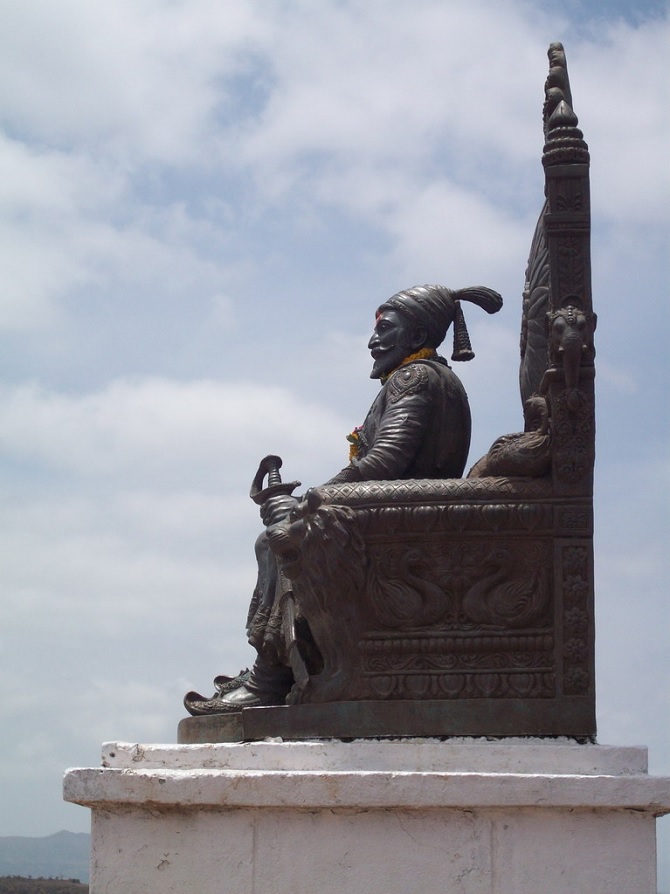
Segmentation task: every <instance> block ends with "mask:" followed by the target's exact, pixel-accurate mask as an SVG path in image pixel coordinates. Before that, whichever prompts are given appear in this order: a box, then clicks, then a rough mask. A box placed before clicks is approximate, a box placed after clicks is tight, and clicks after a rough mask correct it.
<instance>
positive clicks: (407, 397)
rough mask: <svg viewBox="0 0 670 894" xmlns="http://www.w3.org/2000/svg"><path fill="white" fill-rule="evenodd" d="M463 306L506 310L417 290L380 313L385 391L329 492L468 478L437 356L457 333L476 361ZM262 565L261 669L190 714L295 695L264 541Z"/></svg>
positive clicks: (458, 397)
mask: <svg viewBox="0 0 670 894" xmlns="http://www.w3.org/2000/svg"><path fill="white" fill-rule="evenodd" d="M461 301H470V302H473V303H474V304H477V305H478V306H479V307H481V308H483V309H484V310H485V311H487V312H488V313H496V312H497V311H498V310H500V308H501V307H502V298H501V297H500V295H499V294H498V293H497V292H494V291H492V290H491V289H487V288H483V287H473V288H466V289H460V290H458V291H456V290H452V289H447V288H445V287H444V286H416V287H415V288H412V289H407V290H406V291H403V292H398V293H397V294H396V295H394V296H393V297H392V298H389V299H388V301H385V302H384V303H383V304H382V305H381V306H380V307H379V308H378V309H377V313H376V316H375V327H374V332H373V334H372V337H371V339H370V341H369V343H368V348H369V349H370V353H371V355H372V358H373V361H374V362H373V367H372V372H371V373H370V377H371V378H373V379H379V381H380V382H381V390H380V391H379V394H378V395H377V397H376V398H375V400H374V402H373V404H372V406H371V407H370V410H369V412H368V414H367V416H366V418H365V421H364V422H363V425H362V426H360V427H359V428H357V429H355V430H354V431H353V432H352V433H351V435H349V441H350V444H351V447H350V462H349V465H348V466H346V467H345V468H344V469H342V470H341V471H340V472H338V474H337V475H335V476H334V477H333V478H331V479H330V481H329V482H327V483H328V484H336V483H344V482H358V481H382V480H384V481H389V480H397V479H408V478H460V477H461V476H462V474H463V470H464V468H465V463H466V461H467V456H468V450H469V447H470V433H471V420H470V408H469V405H468V398H467V395H466V393H465V389H464V388H463V385H462V383H461V381H460V379H459V378H458V376H457V375H456V374H455V373H454V372H453V370H452V369H451V368H450V366H449V364H448V363H447V361H446V360H445V359H444V358H443V357H440V356H439V355H438V353H437V348H438V347H439V345H440V344H441V343H442V342H443V340H444V338H445V336H446V334H447V331H448V330H449V327H450V326H451V325H452V323H453V326H454V352H453V354H452V360H470V359H472V357H473V356H474V354H473V352H472V349H471V347H470V340H469V337H468V332H467V329H466V326H465V320H464V318H463V312H462V309H461ZM297 502H298V501H297V500H296V498H295V497H292V496H290V495H281V496H274V497H270V498H269V499H268V500H267V501H266V502H265V503H264V504H263V506H262V509H261V514H262V517H263V521H264V523H265V525H266V526H267V527H268V528H269V527H271V526H272V525H276V524H279V523H280V522H281V521H282V520H283V519H285V518H286V517H287V516H288V515H289V513H290V512H291V510H292V509H293V508H294V507H295V505H296V503H297ZM256 558H257V561H258V580H257V584H256V588H255V590H254V594H253V597H252V600H251V606H250V608H249V615H248V618H247V634H248V637H249V642H250V643H251V645H252V646H253V647H254V648H255V649H256V652H257V656H256V660H255V662H254V666H253V668H252V670H251V672H247V673H245V674H242V675H240V676H239V677H237V678H229V677H217V678H216V679H215V686H216V688H217V692H216V693H215V695H214V696H213V697H212V698H209V699H208V698H205V697H203V696H202V695H199V694H198V693H197V692H189V693H188V694H187V695H186V697H185V699H184V704H185V706H186V708H187V710H188V711H189V712H190V713H191V714H194V715H198V714H219V713H226V712H230V711H240V710H242V708H245V707H255V706H259V705H278V704H283V703H284V701H285V699H286V696H287V695H288V693H289V692H290V690H291V688H292V686H293V683H294V678H293V671H292V669H291V665H290V661H289V656H288V652H287V644H286V642H285V640H284V636H283V633H282V630H283V624H282V612H283V610H284V604H285V603H284V600H282V596H283V594H284V588H285V585H286V582H285V581H284V580H283V578H282V575H281V572H280V570H279V569H278V567H277V561H276V558H275V556H274V554H273V552H272V551H271V549H270V546H269V539H268V535H267V533H266V532H265V531H264V532H263V533H262V534H261V535H260V537H259V538H258V540H257V542H256ZM303 640H304V642H303ZM300 645H301V652H303V653H304V654H303V658H304V659H305V661H306V663H307V664H308V665H309V664H310V662H311V663H313V664H316V665H318V655H314V654H312V653H313V649H314V645H313V643H312V642H311V637H310V635H309V629H308V628H307V627H306V626H305V625H304V624H303V629H302V637H301V643H300Z"/></svg>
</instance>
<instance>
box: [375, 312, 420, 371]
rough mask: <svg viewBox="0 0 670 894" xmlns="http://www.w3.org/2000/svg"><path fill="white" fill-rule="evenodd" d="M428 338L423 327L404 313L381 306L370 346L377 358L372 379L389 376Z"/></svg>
mask: <svg viewBox="0 0 670 894" xmlns="http://www.w3.org/2000/svg"><path fill="white" fill-rule="evenodd" d="M425 341H426V333H425V332H424V331H423V329H421V328H419V327H417V326H415V325H413V324H412V323H411V322H410V321H409V320H407V319H406V318H405V317H404V316H403V315H402V314H399V313H398V312H397V311H395V310H392V309H391V308H384V307H382V309H381V312H380V313H379V314H378V316H377V319H376V321H375V328H374V332H373V333H372V338H371V339H370V341H369V342H368V348H369V349H370V353H371V354H372V359H373V360H374V363H373V366H372V372H371V373H370V378H371V379H381V378H382V377H383V376H387V375H388V374H389V373H390V372H392V371H393V370H394V369H395V368H396V367H397V366H400V364H401V363H402V362H403V360H404V359H405V357H409V355H410V354H413V353H414V352H415V351H418V350H419V348H421V347H423V345H424V343H425Z"/></svg>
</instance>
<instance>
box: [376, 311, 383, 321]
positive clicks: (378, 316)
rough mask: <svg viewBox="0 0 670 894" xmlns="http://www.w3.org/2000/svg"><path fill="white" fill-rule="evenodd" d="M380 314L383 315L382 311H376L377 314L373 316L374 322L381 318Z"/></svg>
mask: <svg viewBox="0 0 670 894" xmlns="http://www.w3.org/2000/svg"><path fill="white" fill-rule="evenodd" d="M382 313H383V311H381V310H378V311H377V313H376V314H375V321H376V320H378V319H379V318H380V317H381V315H382Z"/></svg>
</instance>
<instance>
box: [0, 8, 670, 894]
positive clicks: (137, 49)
mask: <svg viewBox="0 0 670 894" xmlns="http://www.w3.org/2000/svg"><path fill="white" fill-rule="evenodd" d="M556 6H558V7H560V11H558V12H557V11H556V9H555V8H554V7H556ZM553 40H561V41H563V42H564V44H565V46H566V51H567V54H568V64H569V69H570V75H571V82H572V89H573V97H574V106H575V111H576V112H577V114H578V116H579V119H580V126H581V127H582V129H583V130H584V133H585V137H586V139H587V141H588V143H589V145H590V149H591V156H592V165H593V167H592V198H593V225H594V233H593V266H594V272H593V278H594V304H595V307H596V310H597V311H598V314H599V324H598V331H597V347H598V358H597V368H598V460H597V481H596V487H597V496H596V525H597V542H596V549H597V554H596V562H597V564H596V575H597V578H596V583H597V631H598V635H597V639H598V656H597V657H598V724H599V740H600V741H601V742H604V743H611V744H648V745H649V746H650V763H651V767H652V770H653V771H654V772H656V773H670V728H669V721H668V718H669V717H670V704H669V692H670V680H669V674H668V666H669V664H670V655H669V654H668V634H669V632H670V612H669V608H668V602H669V599H668V595H669V594H668V590H667V582H668V558H667V544H668V533H669V531H668V528H669V525H668V505H669V504H668V498H669V494H668V491H669V489H670V488H669V486H668V485H669V481H668V479H669V464H668V410H667V407H668V397H667V394H666V393H665V384H666V381H667V361H666V352H667V347H666V345H667V333H668V324H669V319H668V311H667V306H668V299H667V288H668V281H669V271H668V218H669V217H670V186H669V183H668V177H669V174H668V171H669V168H668V163H667V158H668V148H670V147H669V145H668V144H669V142H670V141H669V138H668V120H669V117H670V116H669V115H668V92H669V91H668V86H669V82H668V70H667V59H668V49H669V48H670V16H669V9H668V5H667V3H663V2H660V0H637V2H636V3H635V4H633V3H628V2H623V0H620V2H610V3H607V4H600V3H595V2H588V0H569V2H565V3H562V4H550V3H549V2H547V0H496V2H493V0H463V2H461V0H413V2H412V3H411V4H410V3H408V2H403V0H319V2H314V0H285V2H270V0H265V2H260V0H259V2H254V0H234V2H233V0H227V2H226V0H224V2H222V0H190V2H189V0H115V2H114V3H109V2H104V3H103V2H102V0H59V2H58V3H54V2H53V0H4V2H3V3H2V9H1V11H0V83H1V84H2V94H1V97H0V163H1V167H2V177H1V179H0V253H1V260H0V343H1V350H0V485H1V487H2V499H1V500H0V527H1V532H0V562H1V568H0V581H1V585H0V586H1V592H2V602H1V611H2V620H1V624H0V630H1V631H2V632H1V634H0V650H1V663H0V680H1V681H2V686H1V687H0V694H1V696H2V704H1V706H0V712H1V715H0V716H1V717H2V721H3V723H2V726H3V734H2V737H1V744H0V748H1V755H0V774H1V779H2V788H3V791H4V792H5V794H4V796H3V797H2V802H3V810H2V819H1V820H0V834H3V835H44V834H49V833H51V832H55V831H57V830H58V829H61V828H67V829H71V830H73V831H80V830H85V829H87V827H88V814H87V812H86V811H85V810H83V809H82V808H78V807H75V806H72V805H65V804H62V803H61V794H60V785H61V775H62V771H63V769H64V768H65V767H66V766H76V765H78V766H94V765H96V764H97V763H98V760H99V746H100V743H101V742H102V741H108V740H126V741H139V742H152V741H173V740H174V738H175V732H176V725H177V723H178V721H179V719H180V718H181V717H182V716H183V714H184V711H183V708H182V707H181V699H182V696H183V694H184V692H185V691H186V690H188V689H191V688H196V689H198V690H200V691H210V690H211V682H210V681H211V678H212V677H213V676H214V675H215V674H216V673H220V672H236V671H237V670H238V669H239V668H240V667H243V666H246V665H247V664H249V663H250V662H251V661H252V660H253V653H252V652H251V650H250V648H249V647H248V646H247V645H246V642H245V638H244V632H243V629H244V620H245V614H246V606H247V602H248V598H249V594H250V591H251V588H252V587H253V582H254V577H255V570H254V564H253V541H254V539H255V536H256V532H257V530H258V526H259V519H258V516H257V510H256V508H255V507H254V505H253V504H252V503H251V502H250V501H249V499H248V496H247V495H248V489H249V485H250V482H251V479H252V477H253V474H254V472H255V470H256V466H257V463H258V460H259V459H260V458H261V457H262V456H264V455H265V454H266V453H269V452H276V453H279V454H281V455H282V456H283V457H284V464H285V474H286V476H288V477H289V478H300V479H301V480H302V482H303V483H304V484H305V485H309V484H318V483H320V482H322V481H324V480H325V479H327V478H329V477H330V476H331V475H333V474H334V473H335V472H336V471H337V470H338V469H339V468H341V467H342V466H343V465H344V464H345V462H346V454H347V445H346V442H345V440H344V437H345V435H346V433H347V432H349V431H350V430H351V429H352V427H353V426H354V425H356V424H359V423H360V422H361V420H362V417H363V415H364V412H365V410H366V409H367V407H368V405H369V404H370V402H371V400H372V399H373V397H374V393H375V390H376V388H377V387H378V386H377V385H376V384H375V383H374V382H372V381H371V380H370V379H369V378H368V373H369V357H368V354H367V351H366V343H367V338H368V336H369V331H370V328H371V320H372V314H373V311H374V308H375V307H376V306H377V305H378V304H379V303H380V302H381V301H382V300H383V299H384V298H385V297H388V296H389V295H390V294H392V293H393V292H395V291H397V290H398V289H400V288H403V287H408V286H411V285H415V284H418V283H424V282H442V283H444V284H445V285H449V286H453V287H460V286H465V285H473V284H479V283H481V284H485V285H489V286H491V287H493V288H495V289H497V290H498V291H500V292H501V293H502V294H503V295H504V297H505V301H506V304H505V307H504V309H503V311H502V312H501V313H500V314H499V315H498V316H497V317H493V318H492V317H487V316H486V315H485V314H481V313H479V312H478V311H477V309H476V308H471V310H470V312H469V313H468V323H469V328H470V332H471V336H472V340H473V345H474V348H475V351H476V352H477V358H476V360H475V361H474V362H473V363H471V364H469V365H465V366H463V367H461V368H459V373H460V374H461V377H462V378H463V381H464V383H465V385H466V388H467V389H468V392H469V394H470V399H471V404H472V409H473V417H474V434H473V447H472V453H471V461H472V462H474V460H476V459H477V458H478V457H479V456H480V455H481V454H483V453H484V452H485V451H486V450H487V449H488V447H489V445H490V443H491V442H492V441H493V440H494V439H495V438H496V437H497V436H498V435H500V434H503V433H506V432H510V431H516V430H518V428H519V427H520V421H521V411H520V401H519V397H518V391H517V387H516V369H517V364H518V330H519V317H520V295H521V290H522V287H523V274H524V268H525V262H526V257H527V253H528V248H529V244H530V239H531V236H532V232H533V227H534V223H535V219H536V217H537V214H538V211H539V208H540V204H541V201H542V183H543V179H542V168H541V165H540V161H539V159H540V153H541V150H542V130H541V105H542V99H543V91H542V88H543V82H544V78H545V74H546V69H547V62H546V49H547V46H548V44H549V43H550V42H551V41H553ZM466 310H467V309H466ZM661 828H662V829H664V830H665V832H664V834H665V839H664V841H665V845H664V846H666V849H667V850H668V851H669V852H670V840H669V839H670V834H669V833H670V826H669V825H668V821H667V820H665V821H662V823H661ZM662 872H663V873H664V874H663V875H662V879H663V884H664V885H665V888H666V889H667V890H670V878H669V876H670V869H668V867H665V868H664V869H663V870H662Z"/></svg>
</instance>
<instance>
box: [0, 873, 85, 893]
mask: <svg viewBox="0 0 670 894" xmlns="http://www.w3.org/2000/svg"><path fill="white" fill-rule="evenodd" d="M0 894H88V885H80V884H78V883H77V882H75V881H72V880H67V879H65V880H63V879H53V878H20V877H19V876H18V875H10V876H8V877H5V878H0Z"/></svg>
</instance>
